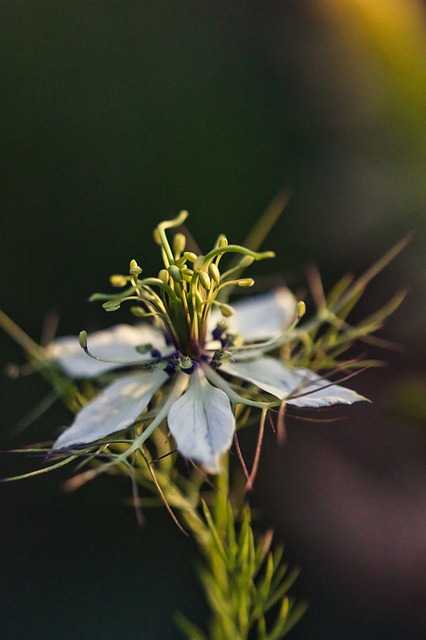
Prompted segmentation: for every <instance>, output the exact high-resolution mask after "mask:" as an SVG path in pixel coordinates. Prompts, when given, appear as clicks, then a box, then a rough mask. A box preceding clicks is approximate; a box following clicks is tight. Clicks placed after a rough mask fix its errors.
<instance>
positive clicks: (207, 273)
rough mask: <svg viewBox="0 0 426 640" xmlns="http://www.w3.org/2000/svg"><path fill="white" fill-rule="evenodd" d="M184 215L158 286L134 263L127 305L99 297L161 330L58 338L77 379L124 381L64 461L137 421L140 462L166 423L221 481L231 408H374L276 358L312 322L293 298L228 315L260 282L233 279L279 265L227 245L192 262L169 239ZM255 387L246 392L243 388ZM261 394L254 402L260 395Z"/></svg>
mask: <svg viewBox="0 0 426 640" xmlns="http://www.w3.org/2000/svg"><path fill="white" fill-rule="evenodd" d="M186 215H187V214H186V212H182V213H181V214H180V216H178V217H177V218H176V219H175V220H172V221H168V222H163V223H161V224H160V225H158V227H157V229H156V231H155V234H154V238H155V239H156V241H157V243H158V244H160V246H161V248H162V254H163V259H164V264H165V268H164V269H162V270H161V271H160V273H159V274H158V277H157V278H142V279H141V278H139V276H140V274H141V272H142V269H141V268H140V267H139V266H138V265H137V263H136V261H134V260H132V261H131V263H130V271H129V276H113V278H112V282H113V284H118V285H120V286H125V285H127V284H128V283H130V287H129V288H128V289H126V290H125V291H124V292H123V293H122V294H119V295H118V296H117V295H116V296H111V295H104V294H96V295H95V296H93V297H92V299H101V300H106V301H105V302H104V308H106V309H107V310H109V311H113V310H115V309H117V308H118V307H119V306H120V305H121V304H122V303H123V302H125V301H128V300H132V301H133V300H135V301H137V302H138V303H141V305H142V306H138V307H135V308H134V309H133V312H134V313H135V314H136V315H138V316H143V317H150V318H153V320H154V323H153V324H148V323H143V324H139V325H136V326H130V325H123V324H119V325H116V326H113V327H112V328H111V329H108V330H105V331H99V332H97V333H94V334H93V335H92V336H91V339H90V351H89V348H88V345H87V334H86V333H85V332H82V334H80V341H79V340H78V339H77V338H70V337H65V338H59V339H58V340H56V341H55V342H53V343H52V344H51V345H50V347H49V348H48V354H49V356H50V357H51V358H53V359H54V360H55V361H56V363H57V364H58V365H59V366H60V367H61V368H62V369H63V370H64V372H65V373H66V374H67V375H68V376H70V377H72V378H98V377H99V376H103V375H104V374H106V373H110V372H111V371H115V372H116V377H115V378H114V380H113V381H112V382H110V383H109V384H107V385H106V386H105V387H104V388H103V390H102V391H101V392H100V393H99V394H98V395H97V396H96V397H95V398H94V400H92V401H91V402H89V403H88V404H87V405H85V406H84V407H83V408H82V409H81V411H80V412H79V413H78V414H77V416H76V418H75V420H74V422H73V423H72V425H71V426H70V427H69V428H68V429H66V430H65V431H64V432H63V433H62V434H61V435H60V436H59V438H58V439H57V440H56V442H55V443H54V444H53V450H54V451H61V450H73V449H75V447H78V446H80V445H88V444H91V443H96V442H97V441H99V440H101V439H103V438H106V437H108V436H110V435H111V434H113V433H117V432H120V431H125V430H128V429H129V428H131V427H132V426H133V425H134V424H135V423H136V422H137V421H138V422H141V421H142V422H145V423H146V426H145V428H144V430H143V431H142V433H140V435H137V436H136V437H135V439H134V441H133V445H132V446H131V447H130V449H131V450H132V451H133V450H135V449H136V448H138V447H140V446H142V444H143V443H144V442H145V441H146V439H147V438H148V437H149V435H150V434H151V433H152V432H153V431H154V429H155V428H156V427H157V426H158V425H159V424H160V423H161V422H162V421H163V420H164V419H165V418H167V423H168V427H169V430H170V432H171V434H172V436H173V437H174V439H175V441H176V446H177V450H178V451H179V452H180V454H181V455H183V456H184V457H186V458H189V459H191V460H193V461H195V462H197V463H199V464H201V465H202V466H203V467H204V468H205V469H206V470H208V471H210V472H213V473H215V472H218V471H219V470H220V458H221V455H222V454H223V453H224V452H225V451H226V450H227V449H228V448H229V447H230V446H231V443H232V438H233V435H234V431H235V417H234V412H233V405H237V404H244V405H248V406H252V407H259V408H262V409H269V408H272V407H274V406H280V405H282V404H284V403H286V404H289V405H295V406H299V407H321V406H327V405H331V404H335V403H343V404H352V403H353V402H356V401H359V400H364V399H365V398H363V397H362V396H360V395H358V394H357V393H356V392H354V391H352V390H350V389H347V388H344V387H341V386H339V385H335V384H332V383H330V382H329V381H328V380H324V379H322V378H321V377H320V376H318V375H317V374H315V373H314V372H312V371H309V370H308V369H306V368H300V367H289V366H288V365H286V364H284V362H283V361H282V360H281V359H280V358H279V356H277V355H276V354H277V352H278V351H279V348H280V347H281V346H282V345H283V344H285V343H286V342H289V341H290V340H291V337H292V331H293V330H294V328H295V326H296V324H297V322H298V321H299V319H300V317H301V316H302V315H303V313H304V304H303V303H297V302H296V299H295V298H294V296H293V295H292V294H291V293H290V291H289V290H288V289H286V288H283V287H282V288H279V289H276V290H274V291H272V292H270V293H266V294H263V295H258V296H254V297H252V298H249V299H245V300H243V301H240V302H237V303H235V304H233V305H232V306H230V305H229V304H228V303H227V301H226V300H227V298H226V297H225V296H224V293H227V292H228V291H229V290H230V288H231V287H233V286H242V287H247V286H251V285H252V284H253V280H251V279H248V278H236V279H233V276H234V275H238V274H240V273H241V270H242V269H244V268H245V267H246V266H248V265H249V264H251V263H252V262H253V261H254V260H260V259H263V258H267V257H271V256H272V255H273V254H271V252H264V253H256V252H253V251H250V250H249V249H246V248H244V247H241V246H239V245H228V243H227V241H226V238H225V237H224V236H219V238H218V241H217V243H216V246H215V247H214V249H213V250H212V251H210V252H209V253H208V254H206V255H205V256H202V255H198V256H197V255H195V254H194V253H191V252H185V251H184V249H185V237H184V236H183V235H182V234H176V235H175V238H174V243H173V250H172V248H171V247H170V244H169V242H168V239H167V236H166V233H165V231H166V229H167V228H170V227H175V226H178V225H179V224H181V223H182V221H183V220H184V219H185V218H186ZM228 253H235V254H237V255H242V258H241V259H240V260H239V262H238V263H237V264H236V266H235V267H233V268H231V269H228V271H225V272H224V273H222V274H221V273H220V271H219V263H220V260H221V259H222V257H223V256H224V255H226V254H228ZM188 263H189V264H192V268H190V267H189V266H188ZM81 347H82V348H83V349H82V348H81ZM83 350H84V351H83ZM95 353H96V355H94V354H95ZM270 354H272V355H270ZM88 356H90V357H88ZM124 367H125V368H126V371H125V372H123V373H121V372H120V369H122V368H124ZM129 368H130V369H131V370H130V372H129V371H128V369H129ZM240 381H241V382H240ZM246 383H249V384H250V388H249V389H248V390H247V389H245V388H244V387H243V385H244V384H246ZM253 386H254V388H255V389H257V390H258V391H257V392H256V393H253V392H252V391H251V389H252V388H253ZM162 387H164V390H165V393H164V394H163V395H162V399H161V401H160V402H159V403H158V404H156V405H155V407H154V410H153V411H150V412H149V415H150V420H151V421H150V422H148V420H144V413H143V412H144V411H145V409H147V408H148V407H149V405H150V403H151V401H152V399H153V397H154V395H155V394H156V392H157V391H159V390H160V388H162ZM265 392H266V398H267V399H266V400H265Z"/></svg>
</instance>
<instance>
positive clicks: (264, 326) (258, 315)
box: [209, 287, 296, 342]
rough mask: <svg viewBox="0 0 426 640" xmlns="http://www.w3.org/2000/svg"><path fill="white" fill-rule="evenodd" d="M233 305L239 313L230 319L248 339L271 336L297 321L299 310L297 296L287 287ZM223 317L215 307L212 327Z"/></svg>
mask: <svg viewBox="0 0 426 640" xmlns="http://www.w3.org/2000/svg"><path fill="white" fill-rule="evenodd" d="M231 305H232V307H233V308H234V309H235V313H234V315H233V316H231V317H230V318H228V319H227V322H228V324H229V327H230V329H231V331H233V332H234V333H238V334H240V335H241V336H242V337H243V338H244V341H245V342H254V341H258V340H267V339H268V338H273V337H275V336H277V335H279V334H280V333H282V332H283V331H284V330H285V329H286V328H287V327H288V326H289V325H290V324H291V323H292V322H293V320H294V318H295V314H296V298H295V297H294V296H293V294H292V293H291V291H289V289H286V288H285V287H280V288H279V289H275V290H274V291H271V292H270V293H264V294H261V295H258V296H253V297H251V298H247V299H245V300H240V301H237V302H233V303H231ZM220 319H221V315H220V313H219V312H218V311H216V310H214V311H212V313H211V316H210V323H209V326H210V329H211V330H213V329H214V328H215V326H216V324H217V322H218V321H219V320H220Z"/></svg>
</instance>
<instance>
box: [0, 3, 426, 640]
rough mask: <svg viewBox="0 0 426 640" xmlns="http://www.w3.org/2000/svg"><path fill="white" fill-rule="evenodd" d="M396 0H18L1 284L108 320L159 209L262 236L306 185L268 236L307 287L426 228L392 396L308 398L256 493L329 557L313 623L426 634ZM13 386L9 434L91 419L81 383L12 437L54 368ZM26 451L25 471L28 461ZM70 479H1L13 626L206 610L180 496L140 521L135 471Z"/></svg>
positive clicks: (270, 451)
mask: <svg viewBox="0 0 426 640" xmlns="http://www.w3.org/2000/svg"><path fill="white" fill-rule="evenodd" d="M374 6H375V10H373V9H372V7H370V8H369V5H368V3H367V2H362V1H361V0H359V1H356V0H351V1H350V2H348V3H347V4H346V6H345V7H342V6H341V4H340V3H338V2H327V3H325V2H308V1H306V0H301V1H298V2H292V1H288V2H270V3H261V2H252V3H243V2H182V3H177V2H163V1H156V2H144V1H141V0H139V1H126V2H113V1H112V0H111V1H102V2H101V1H94V2H90V3H88V2H82V1H80V0H75V1H74V2H65V1H60V2H45V1H41V2H37V3H34V2H30V1H28V2H18V1H14V2H0V25H1V26H0V31H1V34H0V35H1V37H0V60H1V62H0V69H1V78H2V84H1V86H2V101H1V104H2V106H1V120H0V136H1V145H0V162H1V173H2V180H1V185H2V186H1V217H0V252H1V253H0V255H1V264H2V280H1V283H2V291H1V300H2V302H1V307H2V308H3V309H4V310H5V311H6V312H7V313H9V314H10V315H11V316H13V317H14V319H15V320H16V321H17V322H18V323H19V324H20V325H21V326H22V327H23V328H24V329H25V330H26V331H28V333H29V334H30V335H32V336H33V337H34V338H36V339H38V338H39V336H40V332H41V329H42V325H43V321H44V318H45V316H46V313H47V312H49V311H52V310H54V311H55V312H57V314H58V316H59V333H62V334H63V333H70V332H71V333H76V332H77V331H79V330H80V329H81V328H83V327H85V328H87V329H91V330H93V329H96V328H99V327H101V326H105V325H106V324H108V322H109V321H110V320H111V317H110V316H107V314H105V313H104V312H102V310H101V309H99V307H97V306H95V305H92V306H89V305H87V304H86V299H87V297H88V296H89V295H90V294H91V293H92V292H93V291H96V290H101V289H102V288H104V287H105V286H106V283H107V278H108V275H109V274H110V273H113V272H121V271H125V270H126V269H127V265H128V261H129V260H130V259H131V258H136V259H137V260H138V262H139V263H140V264H142V266H143V267H145V269H146V271H147V272H148V271H152V272H155V271H156V270H157V269H158V268H159V266H160V263H159V258H158V256H157V253H156V248H155V246H154V245H153V242H152V229H153V227H154V226H155V225H156V224H157V223H158V221H159V220H161V219H164V218H165V217H171V216H174V215H175V214H176V213H177V212H178V211H179V210H180V209H182V208H186V209H188V210H189V211H190V214H191V217H190V219H189V221H188V226H189V228H190V230H191V232H192V234H193V236H194V237H195V238H196V240H197V241H198V243H199V245H200V247H201V248H202V249H203V250H205V249H207V248H208V247H209V246H210V244H211V243H212V242H213V240H214V238H215V237H216V235H217V234H218V233H219V232H225V233H226V234H227V235H228V237H229V238H230V240H231V241H237V242H238V241H242V240H243V238H244V236H245V235H246V233H247V231H248V230H249V229H250V227H251V226H252V225H253V224H254V223H255V222H256V220H257V219H258V217H259V215H260V213H261V212H262V210H263V209H264V208H265V206H266V205H267V204H268V202H269V201H270V200H271V199H272V197H273V196H274V195H275V194H276V193H277V191H278V190H280V189H281V188H283V187H286V188H287V187H289V188H291V189H292V190H293V198H292V200H291V202H290V204H289V206H288V208H287V210H286V212H285V213H284V215H283V216H282V219H281V220H280V221H279V222H278V224H277V226H276V228H275V230H274V232H273V233H272V234H271V235H270V238H269V240H268V242H267V243H266V245H267V248H272V249H274V250H275V251H276V252H277V254H278V257H277V260H276V261H275V262H274V263H273V264H272V263H271V264H270V265H265V264H262V265H261V266H259V269H258V270H257V273H258V274H260V276H262V274H266V273H270V272H272V273H273V276H274V278H275V279H276V280H277V281H278V280H279V279H281V278H285V279H286V280H287V282H288V283H289V284H290V285H291V286H292V287H298V286H303V285H304V282H305V280H304V268H305V266H306V265H307V264H308V263H310V262H312V261H316V262H317V264H318V265H319V266H320V269H321V271H322V272H323V274H324V279H325V283H326V285H328V286H329V285H330V284H331V283H332V282H333V281H334V280H335V279H336V278H338V277H339V276H340V275H341V274H342V273H343V272H346V271H349V270H354V271H358V272H359V271H360V270H362V269H363V268H365V267H367V266H368V265H369V264H370V263H371V262H372V261H373V260H374V259H376V258H377V257H379V256H380V255H382V254H383V253H384V251H385V250H386V249H387V248H388V247H389V246H390V245H391V244H392V243H394V242H396V241H397V240H399V239H400V237H401V236H402V235H404V234H405V233H406V232H407V231H414V234H415V235H414V240H413V242H412V243H411V245H410V247H409V248H408V249H407V250H406V251H405V252H404V254H403V255H402V256H401V257H400V258H398V260H397V262H395V264H394V265H392V266H391V267H390V268H389V270H388V271H387V273H386V274H384V275H383V276H381V277H380V279H379V280H378V282H377V284H376V285H375V288H373V289H372V292H371V294H370V295H369V297H368V298H367V303H366V309H367V310H369V309H372V308H375V307H374V305H376V306H377V305H379V304H380V303H383V302H385V301H386V299H387V297H389V295H390V294H391V293H392V292H393V291H395V290H396V289H399V288H401V287H406V286H409V287H410V289H411V292H410V294H409V297H408V299H407V302H406V303H405V304H404V306H403V308H402V309H401V310H400V311H398V312H397V314H396V315H395V317H394V318H393V319H392V320H391V321H390V323H389V325H388V326H387V328H386V329H385V331H384V333H383V335H384V336H386V337H388V338H391V339H393V340H397V341H399V342H401V343H403V344H404V345H405V346H406V351H405V353H404V354H397V353H390V354H389V355H388V354H385V355H384V357H385V358H387V359H388V360H390V362H391V367H388V370H386V371H379V372H368V373H366V374H365V375H364V376H363V377H362V379H361V378H357V379H356V381H355V382H354V386H356V387H357V389H359V390H360V391H361V392H364V393H367V394H368V395H369V396H370V397H371V398H373V399H374V401H375V406H374V408H372V407H370V406H368V407H354V408H353V409H352V408H351V409H350V410H345V411H343V412H340V414H342V413H343V414H344V415H345V416H346V415H349V416H350V419H348V420H346V421H345V422H343V423H341V424H339V425H335V424H331V425H330V424H323V425H318V424H310V423H308V422H301V421H297V420H293V421H290V423H289V438H288V444H287V446H286V448H285V449H284V450H279V451H276V448H275V445H274V441H273V438H272V435H270V436H269V438H267V442H266V445H265V461H264V464H263V466H262V468H261V471H260V476H259V483H258V489H257V491H256V492H255V495H254V501H255V502H256V504H257V505H259V506H260V507H261V508H262V510H263V512H264V514H265V516H264V521H263V522H262V523H261V524H260V525H259V526H271V525H274V526H276V528H277V531H278V533H277V535H278V537H279V539H281V540H286V541H287V542H288V557H289V561H290V562H291V563H292V564H301V565H302V567H303V574H302V578H301V580H300V581H299V586H298V592H299V594H300V595H301V596H303V597H306V598H309V600H310V601H311V608H310V612H309V613H308V614H307V616H306V618H305V620H304V621H303V623H301V625H300V627H299V628H298V629H296V630H295V631H294V633H293V638H294V639H295V640H297V639H298V638H303V640H309V639H311V638H312V640H322V639H323V638H324V639H325V640H361V639H362V640H370V639H371V640H381V639H382V638H383V640H385V639H386V640H393V639H395V640H396V639H397V640H408V639H410V638H412V639H413V640H420V638H422V637H424V636H425V635H426V632H424V624H425V620H424V617H423V614H422V611H424V609H425V599H424V593H425V583H424V575H425V571H424V563H425V554H424V543H423V546H422V543H421V540H422V539H423V540H424V534H425V528H424V527H425V524H426V523H425V519H424V516H422V515H421V514H422V513H423V514H424V512H425V509H424V506H425V502H426V496H425V493H424V489H422V488H421V487H422V482H423V486H424V475H425V474H424V471H423V468H424V459H425V448H426V442H425V435H424V404H423V405H422V404H421V397H422V396H423V394H424V386H425V385H424V382H425V378H424V348H425V339H424V331H423V328H424V310H425V299H426V295H425V294H426V274H425V262H424V252H425V244H426V242H425V226H426V225H425V216H424V211H425V207H426V188H425V180H424V171H425V166H426V135H425V134H426V115H425V114H426V111H425V110H426V100H425V97H426V74H425V71H424V62H425V50H426V49H425V47H426V38H425V36H424V31H425V29H424V22H422V21H423V20H424V16H423V14H422V13H421V5H420V3H404V2H402V1H401V2H397V1H396V0H392V1H391V2H377V3H375V5H374ZM416 11H418V13H416ZM260 281H261V278H260ZM124 317H125V315H124V314H123V315H119V314H117V315H116V316H115V317H114V320H117V321H118V319H119V318H120V319H123V318H124ZM0 347H1V349H2V351H1V354H2V355H1V360H2V362H8V361H21V356H20V353H19V350H18V349H17V348H16V347H14V345H12V343H11V342H10V341H9V340H8V339H7V338H6V337H4V336H0ZM379 355H380V357H383V354H382V353H380V354H379ZM403 385H405V386H403ZM415 385H417V386H415ZM1 388H2V417H3V419H2V425H3V426H2V432H3V437H2V444H3V448H9V447H11V446H16V445H18V444H23V443H28V442H30V441H32V440H36V439H37V438H42V437H47V436H49V435H50V434H51V433H53V431H54V429H55V428H57V427H58V426H60V425H62V424H64V423H66V422H67V421H68V420H69V416H68V415H67V413H66V412H65V410H64V409H62V408H60V407H58V408H56V409H55V410H53V411H51V412H50V413H49V414H47V415H46V416H45V417H44V418H43V419H42V420H39V421H38V422H37V423H36V424H35V425H34V427H32V431H29V432H27V433H26V434H24V435H22V436H21V437H19V438H15V439H14V440H10V438H9V435H8V434H9V429H10V427H11V426H13V424H14V423H16V422H17V420H18V419H19V418H20V417H21V416H22V415H23V414H25V413H26V412H27V411H28V410H29V409H30V408H31V407H32V406H33V405H34V404H35V403H36V402H37V400H38V399H40V398H41V397H43V394H44V393H46V389H45V387H44V385H43V383H42V382H41V381H39V380H36V379H33V378H31V377H30V378H26V379H22V380H18V381H12V380H9V379H6V378H4V379H2V380H1ZM402 388H403V389H405V390H406V391H404V392H403V393H402V395H401V392H400V390H401V389H402ZM417 389H419V390H420V391H417ZM398 390H399V391H398ZM398 394H399V395H398ZM340 414H339V411H337V412H335V413H333V414H332V415H333V416H334V415H340ZM327 417H329V414H327ZM422 421H423V422H422ZM11 442H12V445H11ZM246 445H249V441H247V443H246ZM0 462H1V464H2V473H1V475H3V476H4V475H7V474H8V473H11V472H12V471H15V470H18V469H22V468H23V466H24V465H25V464H26V463H21V464H18V462H17V461H16V460H15V459H13V458H11V457H9V456H3V458H2V459H1V460H0ZM65 477H66V474H65V473H64V474H57V475H51V476H49V477H46V478H43V479H37V480H33V481H28V482H25V483H21V484H14V485H4V486H3V487H2V488H1V489H0V501H1V504H2V510H1V514H2V516H1V520H0V535H1V538H0V545H1V546H0V575H1V577H0V580H1V602H2V610H3V611H2V616H1V620H0V627H1V629H0V637H1V638H5V639H9V638H10V639H11V640H12V639H17V640H18V639H20V638H26V639H27V638H30V639H32V638H45V639H46V640H49V639H50V638H52V639H53V638H55V639H57V638H61V639H62V638H64V639H70V640H71V639H74V638H79V639H82V640H85V639H86V638H87V639H89V638H90V639H91V640H92V639H93V638H98V637H99V638H100V637H102V638H104V639H105V640H109V639H110V638H111V639H112V638H120V639H123V640H136V639H139V638H142V639H144V640H156V639H157V638H160V639H163V638H164V639H167V638H175V637H177V632H176V631H174V629H173V625H172V622H171V616H172V614H173V611H175V610H176V608H182V609H183V610H184V611H185V612H186V613H187V614H188V615H190V616H191V615H192V616H193V617H194V618H195V619H198V621H199V622H201V623H202V620H203V616H204V609H203V603H202V600H201V598H200V597H199V595H198V592H197V587H196V583H195V581H194V579H193V577H192V574H191V566H192V562H193V551H194V550H193V547H192V545H191V543H190V542H188V541H186V540H184V539H183V538H182V536H181V535H180V534H179V532H178V531H177V530H176V529H175V528H174V526H173V525H172V523H171V522H170V520H169V519H168V517H167V516H165V515H164V514H161V513H149V514H148V523H147V526H146V527H145V529H144V530H143V531H139V530H138V529H137V527H136V524H135V521H134V518H133V514H132V512H131V509H128V508H127V507H124V506H123V501H124V499H125V497H126V496H128V495H129V492H130V488H129V486H128V485H127V484H126V482H124V481H117V480H113V479H109V478H105V479H101V480H99V481H98V482H97V483H94V484H93V485H90V486H88V487H85V488H84V489H83V490H81V491H80V492H78V493H77V494H74V495H71V496H70V495H65V494H63V493H62V492H61V491H60V486H61V482H62V479H63V478H65ZM422 550H423V551H422Z"/></svg>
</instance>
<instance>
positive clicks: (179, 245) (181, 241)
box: [173, 233, 186, 256]
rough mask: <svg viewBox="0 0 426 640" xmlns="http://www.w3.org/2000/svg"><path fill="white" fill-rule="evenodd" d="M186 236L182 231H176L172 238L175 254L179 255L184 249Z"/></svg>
mask: <svg viewBox="0 0 426 640" xmlns="http://www.w3.org/2000/svg"><path fill="white" fill-rule="evenodd" d="M185 245H186V238H185V236H184V235H183V233H177V234H176V235H175V237H174V238H173V252H174V254H175V256H180V255H182V253H183V252H184V250H185Z"/></svg>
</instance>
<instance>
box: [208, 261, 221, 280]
mask: <svg viewBox="0 0 426 640" xmlns="http://www.w3.org/2000/svg"><path fill="white" fill-rule="evenodd" d="M209 275H210V277H211V279H212V280H214V281H215V282H219V280H220V271H219V268H218V266H217V264H216V263H215V262H211V263H210V264H209Z"/></svg>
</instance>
